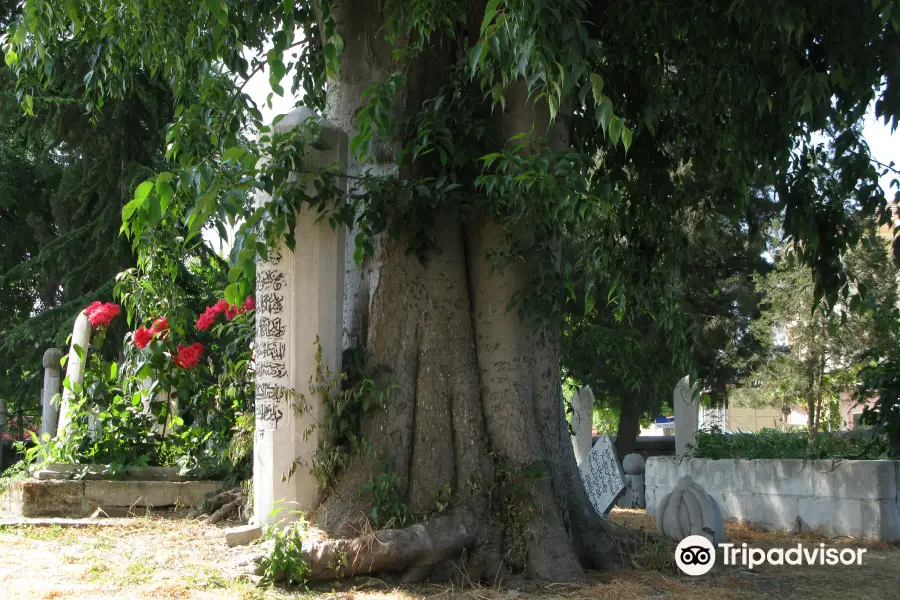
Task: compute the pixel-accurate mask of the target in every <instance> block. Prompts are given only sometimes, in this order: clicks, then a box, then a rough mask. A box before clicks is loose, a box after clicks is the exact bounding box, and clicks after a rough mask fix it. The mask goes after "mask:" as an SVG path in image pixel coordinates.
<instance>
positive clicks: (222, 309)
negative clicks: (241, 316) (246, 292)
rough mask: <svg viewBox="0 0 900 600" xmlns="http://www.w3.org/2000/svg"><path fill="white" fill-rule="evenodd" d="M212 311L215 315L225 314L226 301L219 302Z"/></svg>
mask: <svg viewBox="0 0 900 600" xmlns="http://www.w3.org/2000/svg"><path fill="white" fill-rule="evenodd" d="M212 309H213V310H214V311H216V312H217V313H221V312H225V311H226V310H228V301H227V300H219V301H218V302H216V303H215V304H214V305H213V306H212Z"/></svg>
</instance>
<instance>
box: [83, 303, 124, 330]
mask: <svg viewBox="0 0 900 600" xmlns="http://www.w3.org/2000/svg"><path fill="white" fill-rule="evenodd" d="M121 311H122V309H121V308H120V307H119V305H118V304H113V303H112V302H100V301H97V302H92V303H91V304H90V305H89V306H88V307H87V308H85V309H84V312H85V313H86V314H87V318H88V320H89V321H90V322H91V326H93V327H96V328H98V329H101V328H103V327H106V326H107V325H109V324H110V322H112V320H113V319H115V318H116V317H117V316H119V313H120V312H121Z"/></svg>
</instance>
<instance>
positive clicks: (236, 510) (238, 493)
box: [201, 487, 248, 524]
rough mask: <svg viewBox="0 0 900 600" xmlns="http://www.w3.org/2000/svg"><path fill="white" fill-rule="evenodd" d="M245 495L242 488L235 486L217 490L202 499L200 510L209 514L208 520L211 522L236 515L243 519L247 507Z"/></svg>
mask: <svg viewBox="0 0 900 600" xmlns="http://www.w3.org/2000/svg"><path fill="white" fill-rule="evenodd" d="M247 500H248V499H247V495H246V494H245V493H244V490H243V489H241V488H239V487H236V488H231V489H229V490H224V491H222V492H219V493H218V494H216V495H214V496H210V497H209V498H207V499H206V500H204V502H203V505H202V506H201V512H203V513H206V514H209V520H208V522H209V523H211V524H215V523H218V522H220V521H223V520H225V519H228V518H231V517H233V516H237V518H238V519H241V520H242V519H244V517H245V515H244V514H243V513H245V512H246V511H245V510H244V509H245V508H246V507H247V504H248V502H247Z"/></svg>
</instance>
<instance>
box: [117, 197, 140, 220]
mask: <svg viewBox="0 0 900 600" xmlns="http://www.w3.org/2000/svg"><path fill="white" fill-rule="evenodd" d="M143 203H144V201H143V200H138V199H137V198H135V199H134V200H132V201H131V202H129V203H128V204H126V205H125V206H123V207H122V221H128V220H129V219H131V216H132V215H133V214H134V211H136V210H137V209H138V207H139V206H140V205H141V204H143Z"/></svg>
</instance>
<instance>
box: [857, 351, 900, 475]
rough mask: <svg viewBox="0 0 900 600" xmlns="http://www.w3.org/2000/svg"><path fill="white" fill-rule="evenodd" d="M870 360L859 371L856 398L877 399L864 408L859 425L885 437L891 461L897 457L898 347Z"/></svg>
mask: <svg viewBox="0 0 900 600" xmlns="http://www.w3.org/2000/svg"><path fill="white" fill-rule="evenodd" d="M871 358H872V360H870V362H869V363H868V364H866V365H865V366H864V367H863V368H862V370H861V371H860V380H861V385H860V388H859V391H858V392H857V398H858V399H860V400H867V399H869V398H871V397H873V396H876V395H877V397H878V400H877V401H876V403H875V406H874V407H869V406H867V407H866V408H864V409H863V414H862V417H861V418H860V422H861V423H862V424H864V425H871V426H873V427H875V428H876V432H877V433H878V434H879V435H882V436H884V438H885V439H886V443H887V446H888V449H889V452H890V456H891V457H892V458H896V457H898V456H900V345H898V346H895V347H894V348H891V349H890V350H889V351H888V352H887V353H886V355H885V356H883V357H877V356H873V357H871Z"/></svg>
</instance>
